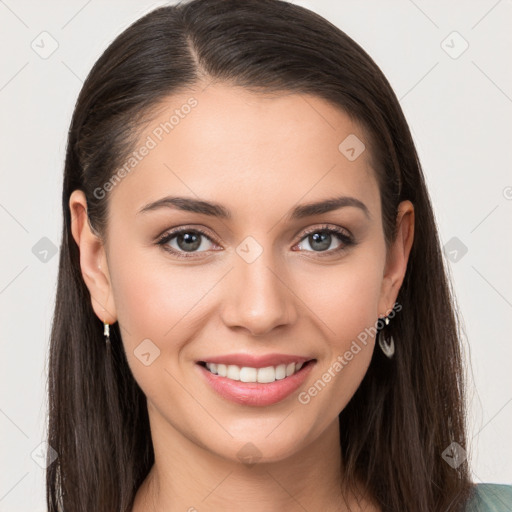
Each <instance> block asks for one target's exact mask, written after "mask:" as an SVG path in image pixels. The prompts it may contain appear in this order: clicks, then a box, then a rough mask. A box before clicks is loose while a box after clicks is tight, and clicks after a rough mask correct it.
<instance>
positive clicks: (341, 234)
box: [156, 226, 356, 258]
mask: <svg viewBox="0 0 512 512" xmlns="http://www.w3.org/2000/svg"><path fill="white" fill-rule="evenodd" d="M183 233H199V234H201V235H202V236H204V237H205V238H207V239H208V240H209V241H210V242H212V243H215V241H214V240H212V238H211V237H210V236H209V235H208V233H206V232H205V231H204V230H202V229H201V228H186V227H185V228H179V229H176V230H173V231H168V232H166V233H164V234H163V235H162V236H160V237H159V238H158V240H157V242H156V244H157V245H160V246H162V249H164V251H167V252H170V253H171V254H173V255H175V256H177V257H178V258H197V256H193V254H197V252H196V253H190V256H189V255H187V253H186V252H183V251H177V250H175V249H173V248H171V247H169V246H168V245H167V243H168V242H170V241H171V240H172V239H173V238H175V237H176V236H178V235H181V234H183ZM313 233H327V234H334V235H337V237H338V239H339V240H340V241H341V242H342V245H340V246H339V247H337V248H336V249H331V250H329V251H306V252H316V253H317V255H318V256H319V257H323V256H332V255H333V254H335V253H341V252H342V251H345V250H347V249H348V248H349V247H351V246H353V245H355V244H356V242H355V241H354V239H353V238H352V237H351V236H349V235H347V234H346V233H345V231H344V230H342V229H340V228H337V227H330V226H321V227H316V228H313V229H310V230H308V231H306V232H305V233H303V235H302V237H301V239H300V240H299V242H298V243H300V242H302V240H304V239H305V238H307V237H308V236H309V235H312V234H313ZM296 245H297V244H296ZM200 252H205V251H200Z"/></svg>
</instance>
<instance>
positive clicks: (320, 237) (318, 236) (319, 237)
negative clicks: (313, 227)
mask: <svg viewBox="0 0 512 512" xmlns="http://www.w3.org/2000/svg"><path fill="white" fill-rule="evenodd" d="M309 238H310V242H309V243H310V245H311V247H312V248H313V249H315V246H314V244H315V243H319V244H320V245H319V246H317V247H316V248H317V249H319V250H321V251H323V250H325V249H328V248H329V245H331V235H330V234H329V233H326V232H324V231H320V232H318V233H315V234H313V235H310V236H309ZM311 240H313V243H311Z"/></svg>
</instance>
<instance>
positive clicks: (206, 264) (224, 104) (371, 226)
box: [70, 85, 413, 462]
mask: <svg viewBox="0 0 512 512" xmlns="http://www.w3.org/2000/svg"><path fill="white" fill-rule="evenodd" d="M166 123H167V124H166ZM363 144H365V145H366V149H365V146H363ZM143 147H146V150H144V149H141V148H143ZM134 150H135V151H136V152H137V154H136V155H132V157H133V159H132V160H131V161H129V160H128V159H127V166H126V167H125V171H124V172H122V171H121V172H120V173H118V174H117V176H118V178H119V179H118V180H117V181H115V182H112V183H114V184H113V185H112V184H111V185H108V184H107V185H106V186H105V187H104V188H103V191H97V194H98V196H100V195H101V194H104V196H105V197H104V199H102V200H105V201H109V217H108V228H107V234H106V238H107V243H106V245H105V246H104V248H103V247H101V246H100V245H97V244H96V242H95V241H94V240H95V239H94V238H93V237H92V235H90V234H85V231H87V230H88V228H87V223H84V224H82V227H83V231H82V237H83V238H82V241H83V240H85V239H86V237H90V238H88V239H89V240H90V241H91V243H90V244H86V243H83V245H81V253H82V270H83V273H84V278H85V279H86V282H87V284H88V286H89V289H90V291H91V295H92V297H93V300H92V303H93V306H94V308H95V311H96V314H97V315H98V317H99V318H101V319H105V320H106V321H109V322H111V323H112V322H114V321H116V320H117V321H118V322H119V326H120V329H121V333H122V338H123V345H124V348H125V351H126V356H127V358H128V362H129V365H130V368H131V370H132V372H133V375H134V377H135V379H136V381H137V382H138V384H139V386H140V387H141V389H142V390H143V392H144V393H145V395H146V396H147V400H148V410H149V414H150V420H151V426H152V434H153V436H154V437H155V436H159V438H160V439H162V440H163V439H165V437H166V436H171V437H173V438H174V439H177V438H182V439H183V440H184V441H185V440H186V442H190V443H193V445H194V446H196V447H201V448H204V449H206V450H208V451H209V452H211V453H214V454H217V455H220V456H221V457H224V458H227V459H231V460H242V458H244V457H245V458H247V457H249V458H250V457H251V456H252V457H254V458H259V459H260V461H261V462H265V461H276V460H280V459H283V458H285V457H287V456H290V455H292V454H293V453H296V452H298V451H299V450H301V449H302V448H304V447H306V446H307V445H309V444H310V443H312V442H313V441H314V440H315V439H317V438H319V436H320V435H321V434H322V433H323V432H325V431H326V429H327V428H328V427H329V426H331V427H332V426H333V424H336V423H335V422H337V417H338V414H339V413H340V411H341V410H342V409H343V408H344V407H345V405H346V404H347V402H348V401H349V400H350V398H351V397H352V395H353V394H354V392H355V391H356V389H357V388H358V386H359V384H360V382H361V380H362V379H363V377H364V375H365V373H366V371H367V368H368V365H369V362H370V359H371V356H372V352H373V349H374V337H373V333H374V331H373V330H371V328H372V327H374V326H375V323H376V321H377V319H378V317H379V316H383V315H385V314H386V313H389V311H390V309H391V308H392V307H393V304H394V302H395V300H396V296H397V293H398V290H399V287H400V285H401V282H402V279H403V275H404V273H405V268H406V263H407V257H408V254H409V249H410V245H411V243H412V222H413V215H412V207H411V205H410V203H408V202H404V203H402V204H401V209H400V214H399V221H400V219H401V220H402V222H399V224H400V229H399V236H398V237H397V241H396V242H395V243H394V245H393V246H392V247H391V249H390V251H389V252H388V253H386V247H385V242H384V234H383V226H382V217H381V204H380V197H379V189H378V185H377V182H376V179H375V177H374V173H373V171H372V169H371V168H370V164H369V156H370V155H369V152H370V148H369V146H368V143H367V141H366V139H365V135H364V133H363V132H362V130H361V129H360V127H359V126H358V125H356V124H354V123H353V122H351V120H350V118H349V117H348V116H347V115H346V114H344V113H343V112H341V111H340V110H338V109H336V108H334V107H333V106H332V105H330V104H329V103H327V102H325V101H324V100H321V99H319V98H316V97H313V96H306V95H298V94H289V95H280V96H274V97H271V96H268V95H267V96H262V95H256V94H254V93H250V92H248V91H246V90H243V89H240V88H234V87H230V86H227V85H210V86H209V87H207V88H206V89H205V90H203V91H196V92H190V93H183V94H180V95H174V96H172V97H170V98H168V100H166V102H165V103H163V104H162V108H161V109H159V111H158V114H157V115H156V117H154V118H153V119H152V120H151V122H150V123H149V124H148V125H147V127H146V129H145V130H144V132H143V133H142V135H141V136H140V139H139V142H138V143H137V144H136V146H135V148H134ZM127 169H129V171H127ZM171 197H172V198H183V199H182V200H176V199H174V200H168V201H167V202H166V201H165V198H171ZM340 198H345V199H342V200H340V202H339V204H338V205H337V206H335V207H333V208H324V207H322V206H319V207H318V208H316V209H315V208H310V209H308V208H305V205H311V204H312V203H323V202H325V201H327V200H338V199H340ZM81 201H82V203H83V199H82V196H81V195H80V193H75V194H74V195H73V196H72V198H71V201H70V204H71V208H72V211H74V212H75V213H76V212H78V208H79V204H80V202H81ZM207 203H208V204H207ZM210 203H215V205H218V206H215V207H214V206H209V204H210ZM199 210H200V211H199ZM221 213H222V215H221ZM76 218H78V216H76ZM75 220H76V219H75ZM78 225H79V224H76V223H75V224H74V235H75V239H77V240H79V239H80V236H78V234H77V233H78V230H79V228H78V227H77V226H78ZM177 229H183V230H184V231H185V232H186V233H182V234H181V235H179V234H175V235H174V236H173V235H172V234H171V235H169V236H167V238H165V237H164V235H166V234H168V233H169V232H171V231H172V230H177ZM330 229H333V230H338V231H339V233H340V234H339V235H338V234H337V233H336V232H335V231H331V232H328V231H325V230H330ZM197 230H201V231H202V232H204V234H202V233H199V232H198V231H197ZM159 242H160V243H159ZM103 250H105V252H103ZM98 266H100V268H98ZM103 308H105V309H103ZM230 358H232V359H230ZM237 358H238V359H237ZM212 361H216V362H217V363H218V364H220V365H221V366H220V369H219V368H218V367H217V371H219V372H220V373H221V374H223V373H224V372H227V376H225V377H223V376H219V375H214V374H212V373H210V372H209V371H208V369H206V368H205V367H204V366H203V365H202V364H200V362H212ZM304 361H310V362H309V363H307V364H305V365H304V366H303V367H302V368H301V369H300V370H299V372H298V373H296V374H295V375H291V374H290V373H291V372H292V371H294V370H296V367H295V366H294V365H293V363H294V362H304ZM237 362H238V364H237V365H235V367H234V368H227V366H228V363H231V364H233V363H237ZM222 363H225V364H226V368H225V369H224V368H223V366H222ZM336 363H338V364H336ZM282 365H285V366H284V369H283V367H282ZM236 366H238V367H240V368H242V367H247V368H249V369H246V370H241V372H238V371H237V368H236ZM269 366H281V368H280V369H279V368H277V377H278V378H277V380H276V381H275V382H273V383H269V382H267V383H265V382H262V383H250V382H249V383H244V382H241V381H236V380H235V379H236V377H237V376H238V377H239V378H242V380H249V381H250V380H254V379H255V378H256V379H258V375H259V379H260V380H262V381H265V380H273V379H275V377H276V370H275V369H266V370H261V371H259V369H261V368H264V367H265V368H266V367H269ZM283 372H284V373H283ZM286 372H288V374H290V375H289V376H287V377H285V378H283V376H284V375H287V373H286ZM238 374H239V375H238ZM229 377H232V378H229Z"/></svg>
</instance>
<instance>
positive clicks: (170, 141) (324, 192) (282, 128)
mask: <svg viewBox="0 0 512 512" xmlns="http://www.w3.org/2000/svg"><path fill="white" fill-rule="evenodd" d="M369 149H370V148H369V144H368V141H367V140H366V137H365V133H364V132H363V130H362V128H361V127H360V126H359V125H358V124H357V123H355V122H354V121H353V120H351V118H350V117H349V116H348V115H347V114H346V113H345V112H343V111H342V110H341V109H339V108H336V107H335V106H333V105H332V104H330V103H328V102H327V101H325V100H323V99H321V98H318V97H315V96H311V95H303V94H296V93H280V94H260V93H258V94H256V93H254V92H250V91H248V90H246V89H242V88H239V87H232V86H227V85H218V84H212V85H210V86H208V87H206V88H205V89H204V90H200V89H196V90H190V91H186V92H181V93H179V94H175V95H172V96H169V97H167V98H165V100H163V101H162V102H160V103H159V105H158V106H157V108H155V109H154V111H153V112H152V115H151V119H150V121H149V122H148V123H147V124H146V125H145V126H144V128H143V129H142V131H141V133H140V136H139V139H138V141H137V143H136V144H135V146H134V152H135V153H136V155H134V154H131V155H128V157H127V159H126V160H125V161H124V162H123V167H124V169H125V172H123V173H122V174H123V178H122V180H120V182H119V183H117V184H116V185H115V186H114V187H113V190H112V192H111V195H110V200H111V201H112V202H113V203H115V204H116V207H119V208H123V209H125V210H126V211H124V212H123V213H124V214H126V215H130V214H133V210H134V209H138V208H139V207H142V206H143V205H144V204H146V203H147V202H149V201H154V200H157V199H159V198H160V197H162V196H164V195H165V194H172V195H186V196H190V197H196V198H201V199H205V200H214V201H215V202H219V203H222V204H225V205H227V206H228V207H229V209H230V210H233V211H234V213H236V212H237V211H239V213H240V215H245V216H247V217H251V216H253V215H254V214H255V213H258V215H259V216H260V217H261V215H262V212H264V211H268V212H271V213H272V215H273V218H274V220H275V215H276V214H278V213H279V212H281V213H282V214H284V213H286V211H288V209H289V208H290V207H291V206H293V205H295V204H296V203H298V202H312V201H315V200H318V199H325V198H329V197H333V196H334V195H341V194H344V195H350V196H354V197H357V198H358V199H360V200H362V201H364V202H365V203H367V205H368V208H369V209H370V210H372V209H375V206H374V207H372V206H371V204H372V203H375V202H376V201H378V188H377V183H376V180H375V177H374V173H373V170H372V169H371V167H370V150H369ZM128 199H129V201H128ZM128 205H129V206H128Z"/></svg>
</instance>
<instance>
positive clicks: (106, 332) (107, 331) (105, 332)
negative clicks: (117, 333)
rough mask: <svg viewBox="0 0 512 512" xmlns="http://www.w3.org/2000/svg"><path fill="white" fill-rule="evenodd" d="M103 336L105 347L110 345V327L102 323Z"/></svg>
mask: <svg viewBox="0 0 512 512" xmlns="http://www.w3.org/2000/svg"><path fill="white" fill-rule="evenodd" d="M103 336H105V345H110V325H109V324H107V323H106V322H103Z"/></svg>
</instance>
